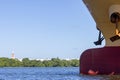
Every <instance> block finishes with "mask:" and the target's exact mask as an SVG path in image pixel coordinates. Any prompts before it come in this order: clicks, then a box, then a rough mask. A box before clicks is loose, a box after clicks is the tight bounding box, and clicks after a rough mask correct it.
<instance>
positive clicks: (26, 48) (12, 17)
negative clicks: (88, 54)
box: [0, 0, 104, 59]
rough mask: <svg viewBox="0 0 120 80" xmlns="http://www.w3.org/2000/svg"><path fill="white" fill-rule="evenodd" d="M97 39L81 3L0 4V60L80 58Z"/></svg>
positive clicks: (6, 0) (29, 0)
mask: <svg viewBox="0 0 120 80" xmlns="http://www.w3.org/2000/svg"><path fill="white" fill-rule="evenodd" d="M97 37H98V31H97V29H96V24H95V22H94V20H93V18H92V16H91V15H90V14H89V12H88V10H87V8H86V7H85V5H84V4H83V2H82V0H0V57H9V58H10V57H11V53H12V51H14V53H15V57H16V58H24V57H28V58H45V59H46V58H53V57H59V58H79V56H80V55H81V53H82V52H83V51H84V50H86V49H88V48H94V47H96V46H95V45H94V44H93V42H94V41H96V40H97ZM102 46H104V44H103V45H102ZM98 47H101V46H98Z"/></svg>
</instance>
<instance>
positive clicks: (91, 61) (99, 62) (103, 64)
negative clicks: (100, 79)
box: [80, 47, 120, 75]
mask: <svg viewBox="0 0 120 80" xmlns="http://www.w3.org/2000/svg"><path fill="white" fill-rule="evenodd" d="M89 70H93V71H95V72H96V71H97V72H98V73H97V74H107V75H108V74H111V73H114V74H120V47H104V48H97V49H89V50H86V51H85V52H83V53H82V55H81V57H80V73H82V74H89Z"/></svg>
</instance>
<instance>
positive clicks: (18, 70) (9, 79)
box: [0, 67, 109, 80]
mask: <svg viewBox="0 0 120 80" xmlns="http://www.w3.org/2000/svg"><path fill="white" fill-rule="evenodd" d="M0 80H109V77H108V76H100V75H97V76H88V75H81V74H79V68H78V67H3V68H0Z"/></svg>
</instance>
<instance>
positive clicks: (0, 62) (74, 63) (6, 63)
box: [0, 58, 79, 67]
mask: <svg viewBox="0 0 120 80" xmlns="http://www.w3.org/2000/svg"><path fill="white" fill-rule="evenodd" d="M78 66H79V60H77V59H71V60H64V59H63V60H61V59H59V58H52V59H51V60H43V61H41V60H30V59H29V58H23V59H22V61H20V60H18V59H11V58H0V67H78Z"/></svg>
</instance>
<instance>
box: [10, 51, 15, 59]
mask: <svg viewBox="0 0 120 80" xmlns="http://www.w3.org/2000/svg"><path fill="white" fill-rule="evenodd" d="M11 58H12V59H15V54H14V51H12V56H11Z"/></svg>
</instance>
